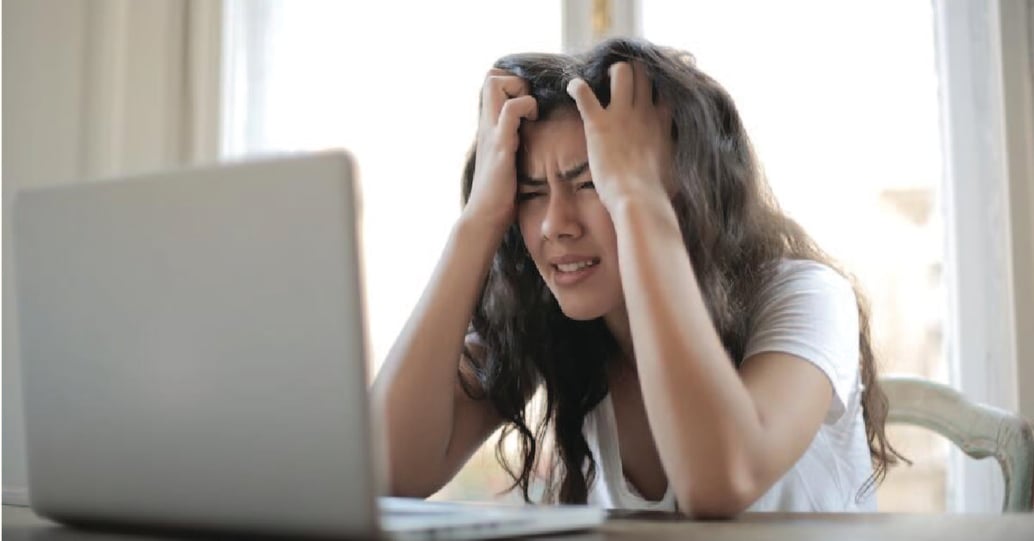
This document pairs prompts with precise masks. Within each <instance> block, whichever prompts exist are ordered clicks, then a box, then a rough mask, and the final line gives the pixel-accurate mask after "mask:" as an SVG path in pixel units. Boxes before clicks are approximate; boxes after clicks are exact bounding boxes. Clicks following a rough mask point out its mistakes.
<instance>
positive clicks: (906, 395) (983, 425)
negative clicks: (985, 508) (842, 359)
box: [880, 376, 1034, 511]
mask: <svg viewBox="0 0 1034 541" xmlns="http://www.w3.org/2000/svg"><path fill="white" fill-rule="evenodd" d="M880 385H881V386H882V387H883V391H884V392H885V393H886V394H887V400H888V402H889V411H888V413H887V422H888V423H904V424H911V425H917V426H921V427H923V428H927V429H930V430H933V431H934V432H937V433H938V434H940V435H942V436H944V437H946V438H948V439H949V440H951V441H952V442H953V443H955V445H957V446H959V448H960V449H962V451H963V452H964V453H966V454H967V455H969V456H970V457H973V458H986V457H989V456H993V457H995V458H996V459H997V460H998V464H999V465H1001V467H1002V477H1003V478H1004V479H1005V501H1004V502H1003V504H1002V511H1031V510H1032V509H1034V496H1032V492H1034V429H1032V428H1031V424H1030V423H1029V422H1027V421H1026V420H1025V419H1023V418H1022V417H1020V416H1019V415H1017V414H1015V413H1011V412H1008V411H1004V410H1000V409H998V408H993V407H990V406H987V405H984V404H978V403H976V402H973V401H971V400H969V399H967V398H966V397H964V396H962V394H961V393H959V392H958V391H956V390H955V389H952V388H951V387H948V386H946V385H942V384H940V383H935V382H933V381H929V380H925V379H922V378H918V377H911V376H884V377H881V378H880Z"/></svg>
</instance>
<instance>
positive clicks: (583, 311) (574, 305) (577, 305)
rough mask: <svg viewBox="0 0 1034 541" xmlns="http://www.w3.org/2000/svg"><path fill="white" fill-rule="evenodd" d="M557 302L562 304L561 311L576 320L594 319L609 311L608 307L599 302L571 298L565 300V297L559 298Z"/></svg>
mask: <svg viewBox="0 0 1034 541" xmlns="http://www.w3.org/2000/svg"><path fill="white" fill-rule="evenodd" d="M557 304H559V305H560V311H561V312H563V313H564V315H565V316H567V317H569V318H571V319H573V320H575V321H592V320H594V319H596V318H600V317H603V316H604V315H606V313H607V307H606V306H603V305H602V304H601V303H599V302H588V303H586V302H577V301H571V300H568V301H566V302H565V301H564V300H563V299H559V298H558V299H557Z"/></svg>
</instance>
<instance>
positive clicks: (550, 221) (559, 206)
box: [542, 190, 582, 241]
mask: <svg viewBox="0 0 1034 541" xmlns="http://www.w3.org/2000/svg"><path fill="white" fill-rule="evenodd" d="M573 199H574V198H573V197H571V194H568V193H565V191H564V190H554V193H553V194H552V195H551V196H550V197H549V204H548V206H547V207H546V216H545V217H544V218H543V220H542V238H544V239H546V240H552V241H556V240H560V239H564V238H567V239H575V238H578V237H580V236H581V235H582V223H581V217H580V216H579V212H578V206H577V205H576V204H575V202H574V201H573Z"/></svg>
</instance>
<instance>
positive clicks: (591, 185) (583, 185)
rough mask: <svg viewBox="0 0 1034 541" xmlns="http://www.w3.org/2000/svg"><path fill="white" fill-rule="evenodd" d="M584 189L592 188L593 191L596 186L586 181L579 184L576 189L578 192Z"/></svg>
mask: <svg viewBox="0 0 1034 541" xmlns="http://www.w3.org/2000/svg"><path fill="white" fill-rule="evenodd" d="M585 188H592V189H593V190H595V189H596V184H594V183H593V182H592V181H591V180H590V181H588V182H583V183H581V184H579V185H578V189H579V190H583V189H585Z"/></svg>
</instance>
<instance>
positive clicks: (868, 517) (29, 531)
mask: <svg viewBox="0 0 1034 541" xmlns="http://www.w3.org/2000/svg"><path fill="white" fill-rule="evenodd" d="M3 538H4V540H10V541H19V540H33V541H78V540H84V541H136V540H170V539H183V538H192V539H201V538H203V537H199V536H187V535H182V536H171V535H157V534H144V533H133V532H128V533H127V532H120V533H109V532H91V531H84V530H76V529H72V528H66V527H64V526H60V525H58V524H55V523H53V522H51V521H48V520H46V519H42V518H40V517H38V516H36V515H35V514H34V513H33V512H32V510H31V509H29V508H26V507H15V506H9V505H5V506H4V514H3ZM542 539H548V540H550V541H597V540H599V541H609V540H622V541H625V540H628V541H631V540H643V541H650V540H658V541H660V540H676V539H679V540H683V539H690V540H692V539H701V540H702V539H707V540H714V541H740V540H744V541H746V540H755V539H772V540H781V539H786V540H792V541H810V540H822V541H828V540H835V541H853V540H862V539H865V540H876V541H892V540H895V539H902V540H908V541H924V540H929V541H951V540H955V539H958V540H966V541H970V540H999V539H1002V540H1006V539H1007V540H1024V541H1031V540H1034V514H1030V513H1024V514H1007V515H991V514H944V515H937V514H929V515H919V514H890V513H883V514H879V513H874V514H848V513H843V514H840V513H828V514H827V513H748V514H744V515H742V516H741V517H739V518H738V519H736V520H732V521H694V520H688V519H686V518H685V517H683V516H681V515H677V514H674V513H658V512H647V513H631V512H621V511H618V512H612V513H611V514H610V517H609V518H608V519H607V522H606V523H604V525H603V526H602V527H601V528H599V529H598V530H595V531H591V532H579V533H574V534H567V535H550V536H546V537H543V538H542Z"/></svg>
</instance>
